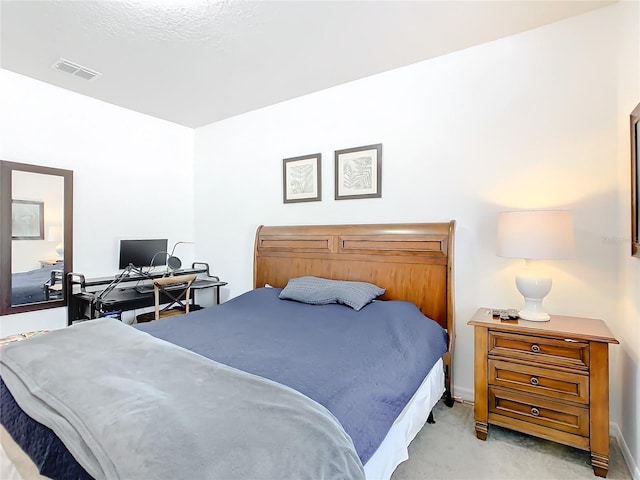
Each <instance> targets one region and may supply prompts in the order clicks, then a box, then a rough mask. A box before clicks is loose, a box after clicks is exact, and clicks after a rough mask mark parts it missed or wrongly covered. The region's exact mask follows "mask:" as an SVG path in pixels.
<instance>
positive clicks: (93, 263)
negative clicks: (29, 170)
mask: <svg viewBox="0 0 640 480" xmlns="http://www.w3.org/2000/svg"><path fill="white" fill-rule="evenodd" d="M78 81H80V80H78ZM97 81H99V80H97ZM0 112H1V113H0V138H1V141H0V158H2V159H3V160H10V161H14V162H21V163H31V164H36V165H46V166H50V167H57V168H66V169H70V170H73V173H74V205H73V206H74V222H73V223H74V255H73V267H74V270H75V271H76V272H81V273H85V274H86V275H87V276H89V277H93V276H103V275H114V274H115V273H117V271H118V248H119V239H120V238H168V239H169V245H173V243H174V242H177V241H179V240H193V223H194V221H193V196H192V193H191V192H192V190H193V136H194V133H193V130H192V129H189V128H186V127H182V126H179V125H176V124H173V123H170V122H166V121H164V120H158V119H156V118H153V117H149V116H147V115H142V114H139V113H135V112H132V111H130V110H126V109H123V108H120V107H116V106H114V105H110V104H107V103H104V102H100V101H97V100H94V99H91V98H88V97H85V96H83V95H79V94H76V93H73V92H69V91H67V90H63V89H61V88H58V87H54V86H51V85H48V84H45V83H42V82H39V81H36V80H33V79H31V78H28V77H24V76H21V75H17V74H15V73H13V72H9V71H7V70H0ZM167 198H170V199H171V201H170V202H168V201H165V199H167ZM178 249H180V252H176V253H178V254H179V255H180V256H182V258H183V259H184V260H185V262H186V261H189V262H190V261H193V258H192V248H191V245H187V246H184V245H180V246H178ZM134 314H135V312H131V313H130V314H129V315H131V316H133V315H134ZM65 325H66V309H64V308H59V309H54V310H46V311H41V312H33V313H28V314H18V315H9V316H6V317H1V318H0V336H4V335H10V334H13V333H16V332H21V331H28V330H34V329H40V328H45V329H51V328H59V327H62V326H65Z"/></svg>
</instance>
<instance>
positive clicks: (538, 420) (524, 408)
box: [489, 387, 589, 437]
mask: <svg viewBox="0 0 640 480" xmlns="http://www.w3.org/2000/svg"><path fill="white" fill-rule="evenodd" d="M492 413H493V414H498V415H503V416H507V417H511V418H515V419H517V420H523V421H526V422H528V423H532V424H537V425H541V426H543V427H547V428H551V429H553V430H559V431H562V432H567V433H571V434H574V435H580V436H583V437H588V436H589V409H588V408H586V407H585V408H582V407H578V406H575V405H567V404H563V403H559V402H553V401H550V400H548V399H543V398H541V397H535V396H531V395H524V394H521V393H518V392H514V391H511V390H503V389H499V388H492V387H490V388H489V415H491V414H492Z"/></svg>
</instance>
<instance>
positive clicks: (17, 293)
mask: <svg viewBox="0 0 640 480" xmlns="http://www.w3.org/2000/svg"><path fill="white" fill-rule="evenodd" d="M63 270H64V266H63V265H62V264H61V263H60V264H56V265H48V266H45V267H42V268H36V269H35V270H30V271H28V272H17V273H13V274H11V305H24V304H27V303H38V302H46V301H47V300H50V299H51V291H50V287H52V286H53V285H56V284H58V285H62V281H61V279H62V272H63Z"/></svg>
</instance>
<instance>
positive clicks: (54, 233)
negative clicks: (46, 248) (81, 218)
mask: <svg viewBox="0 0 640 480" xmlns="http://www.w3.org/2000/svg"><path fill="white" fill-rule="evenodd" d="M48 234H49V235H48V240H49V241H50V242H58V244H57V245H56V253H57V254H58V260H62V259H63V258H64V245H63V244H62V226H61V225H53V226H50V227H49V232H48Z"/></svg>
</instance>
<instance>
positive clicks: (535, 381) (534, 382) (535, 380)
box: [531, 377, 538, 385]
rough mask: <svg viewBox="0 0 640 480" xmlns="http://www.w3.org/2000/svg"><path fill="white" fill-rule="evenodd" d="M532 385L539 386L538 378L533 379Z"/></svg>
mask: <svg viewBox="0 0 640 480" xmlns="http://www.w3.org/2000/svg"><path fill="white" fill-rule="evenodd" d="M531 385H538V379H537V378H536V377H531Z"/></svg>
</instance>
